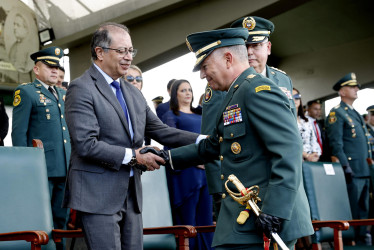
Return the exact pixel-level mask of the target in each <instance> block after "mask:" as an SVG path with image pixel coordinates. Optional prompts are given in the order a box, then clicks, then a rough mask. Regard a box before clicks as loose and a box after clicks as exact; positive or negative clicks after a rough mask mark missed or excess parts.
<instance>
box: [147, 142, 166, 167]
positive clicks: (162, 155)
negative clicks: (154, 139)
mask: <svg viewBox="0 0 374 250" xmlns="http://www.w3.org/2000/svg"><path fill="white" fill-rule="evenodd" d="M140 153H141V154H149V153H151V154H154V155H156V156H158V157H160V158H161V159H162V161H157V163H158V164H159V165H164V166H166V167H169V168H170V158H169V151H167V150H160V149H159V148H157V147H151V146H147V147H144V148H142V149H141V150H140Z"/></svg>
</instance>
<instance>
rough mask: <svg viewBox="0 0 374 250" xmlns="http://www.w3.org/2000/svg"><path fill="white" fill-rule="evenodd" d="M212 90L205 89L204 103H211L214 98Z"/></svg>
mask: <svg viewBox="0 0 374 250" xmlns="http://www.w3.org/2000/svg"><path fill="white" fill-rule="evenodd" d="M212 94H213V93H212V89H211V88H210V87H207V88H206V89H205V98H204V102H209V101H210V98H212Z"/></svg>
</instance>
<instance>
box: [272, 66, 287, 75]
mask: <svg viewBox="0 0 374 250" xmlns="http://www.w3.org/2000/svg"><path fill="white" fill-rule="evenodd" d="M270 68H272V69H274V70H276V71H279V72H281V73H283V74H285V75H287V73H286V72H284V71H283V70H280V69H277V68H275V67H272V66H270Z"/></svg>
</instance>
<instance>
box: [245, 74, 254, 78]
mask: <svg viewBox="0 0 374 250" xmlns="http://www.w3.org/2000/svg"><path fill="white" fill-rule="evenodd" d="M255 76H256V75H255V74H250V75H248V76H247V78H249V79H252V78H253V77H255Z"/></svg>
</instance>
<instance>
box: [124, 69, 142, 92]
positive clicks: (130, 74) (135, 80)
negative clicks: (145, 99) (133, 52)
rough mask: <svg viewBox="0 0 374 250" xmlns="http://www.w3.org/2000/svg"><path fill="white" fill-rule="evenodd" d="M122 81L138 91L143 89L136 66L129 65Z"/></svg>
mask: <svg viewBox="0 0 374 250" xmlns="http://www.w3.org/2000/svg"><path fill="white" fill-rule="evenodd" d="M123 79H125V81H127V82H129V83H131V84H132V85H134V86H135V87H136V88H137V89H139V90H140V91H141V90H142V88H143V76H142V71H141V69H140V68H139V67H138V66H136V65H130V68H129V70H128V71H127V73H126V75H124V77H123Z"/></svg>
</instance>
